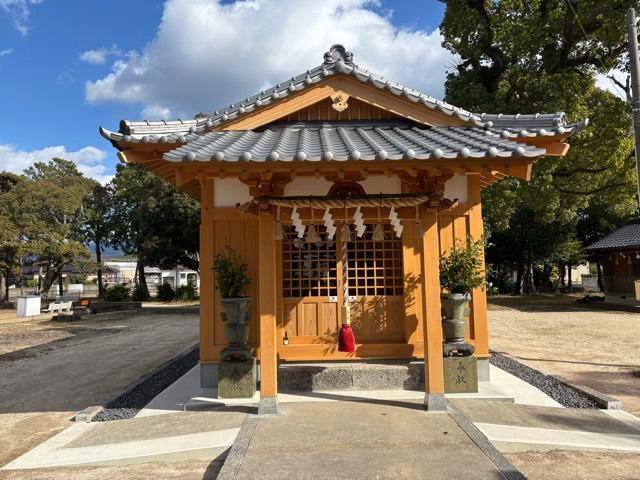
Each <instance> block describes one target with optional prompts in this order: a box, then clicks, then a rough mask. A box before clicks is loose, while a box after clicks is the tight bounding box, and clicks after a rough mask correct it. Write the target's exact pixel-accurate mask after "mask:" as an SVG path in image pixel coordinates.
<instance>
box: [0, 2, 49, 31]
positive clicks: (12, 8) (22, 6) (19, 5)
mask: <svg viewBox="0 0 640 480" xmlns="http://www.w3.org/2000/svg"><path fill="white" fill-rule="evenodd" d="M42 1H43V0H0V8H2V10H4V11H5V12H6V13H7V14H8V15H9V16H10V17H11V19H12V20H13V25H14V26H15V27H16V30H18V31H19V32H20V33H21V34H22V35H27V34H28V33H29V30H30V29H31V27H29V15H30V12H29V7H31V5H37V4H38V3H42Z"/></svg>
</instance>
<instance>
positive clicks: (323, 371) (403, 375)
mask: <svg viewBox="0 0 640 480" xmlns="http://www.w3.org/2000/svg"><path fill="white" fill-rule="evenodd" d="M423 385H424V363H423V362H416V363H404V364H395V365H394V364H391V365H390V364H386V365H385V364H375V363H362V364H359V363H351V364H335V365H331V366H327V365H304V364H302V365H301V364H298V365H286V364H280V368H279V369H278V390H280V391H326V390H403V389H404V390H422V389H423Z"/></svg>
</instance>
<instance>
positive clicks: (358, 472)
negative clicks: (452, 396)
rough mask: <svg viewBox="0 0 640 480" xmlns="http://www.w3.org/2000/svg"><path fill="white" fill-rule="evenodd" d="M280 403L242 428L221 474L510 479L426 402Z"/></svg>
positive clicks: (227, 476) (239, 477)
mask: <svg viewBox="0 0 640 480" xmlns="http://www.w3.org/2000/svg"><path fill="white" fill-rule="evenodd" d="M343 398H346V397H343ZM281 408H282V411H283V415H281V416H276V417H271V418H264V417H260V418H256V419H255V424H254V425H250V426H248V427H245V426H243V431H244V435H245V436H248V437H249V438H248V445H247V448H246V451H245V452H243V454H242V455H239V456H236V455H235V453H234V451H233V450H232V452H231V453H230V454H229V458H228V459H227V463H226V464H225V466H224V467H223V470H222V472H221V475H220V478H222V479H224V480H227V479H231V478H234V479H237V480H244V479H265V480H267V479H282V478H292V479H293V478H295V479H326V478H331V479H349V480H355V479H372V478H376V479H398V478H412V479H423V478H425V479H426V478H429V479H454V478H464V479H469V480H473V479H482V480H491V479H504V478H507V477H506V476H505V474H504V473H503V472H502V471H501V470H500V469H499V468H498V467H497V466H496V464H495V463H494V462H493V461H492V460H491V459H490V458H489V457H488V456H487V455H486V454H485V453H484V452H483V451H482V450H481V449H480V448H479V447H478V446H477V445H476V444H475V443H474V442H473V441H472V440H471V439H470V438H469V436H468V435H467V433H465V432H464V431H463V430H462V429H461V428H460V427H459V426H458V424H457V423H456V422H455V421H454V420H453V419H452V418H451V417H450V416H449V415H447V414H446V413H427V412H425V411H424V408H423V405H422V402H421V401H413V402H412V401H396V402H393V401H375V400H367V399H362V398H353V399H351V400H346V399H343V400H341V401H337V402H301V403H285V404H283V405H282V406H281ZM242 435H243V434H241V436H242ZM242 441H243V438H240V437H239V438H238V440H237V442H242Z"/></svg>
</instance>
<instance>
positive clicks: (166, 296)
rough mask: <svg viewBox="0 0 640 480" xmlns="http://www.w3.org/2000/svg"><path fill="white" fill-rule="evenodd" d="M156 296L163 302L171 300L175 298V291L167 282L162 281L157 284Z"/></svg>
mask: <svg viewBox="0 0 640 480" xmlns="http://www.w3.org/2000/svg"><path fill="white" fill-rule="evenodd" d="M157 298H158V300H162V301H163V302H171V301H173V300H175V298H176V291H175V290H174V289H173V287H172V286H171V285H170V284H169V283H163V284H162V285H158V294H157Z"/></svg>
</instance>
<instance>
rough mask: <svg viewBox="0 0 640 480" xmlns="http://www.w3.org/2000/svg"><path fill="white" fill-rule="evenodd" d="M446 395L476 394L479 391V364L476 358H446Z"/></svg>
mask: <svg viewBox="0 0 640 480" xmlns="http://www.w3.org/2000/svg"><path fill="white" fill-rule="evenodd" d="M443 360H444V391H445V393H476V392H477V391H478V364H477V361H476V357H445V358H444V359H443Z"/></svg>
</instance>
